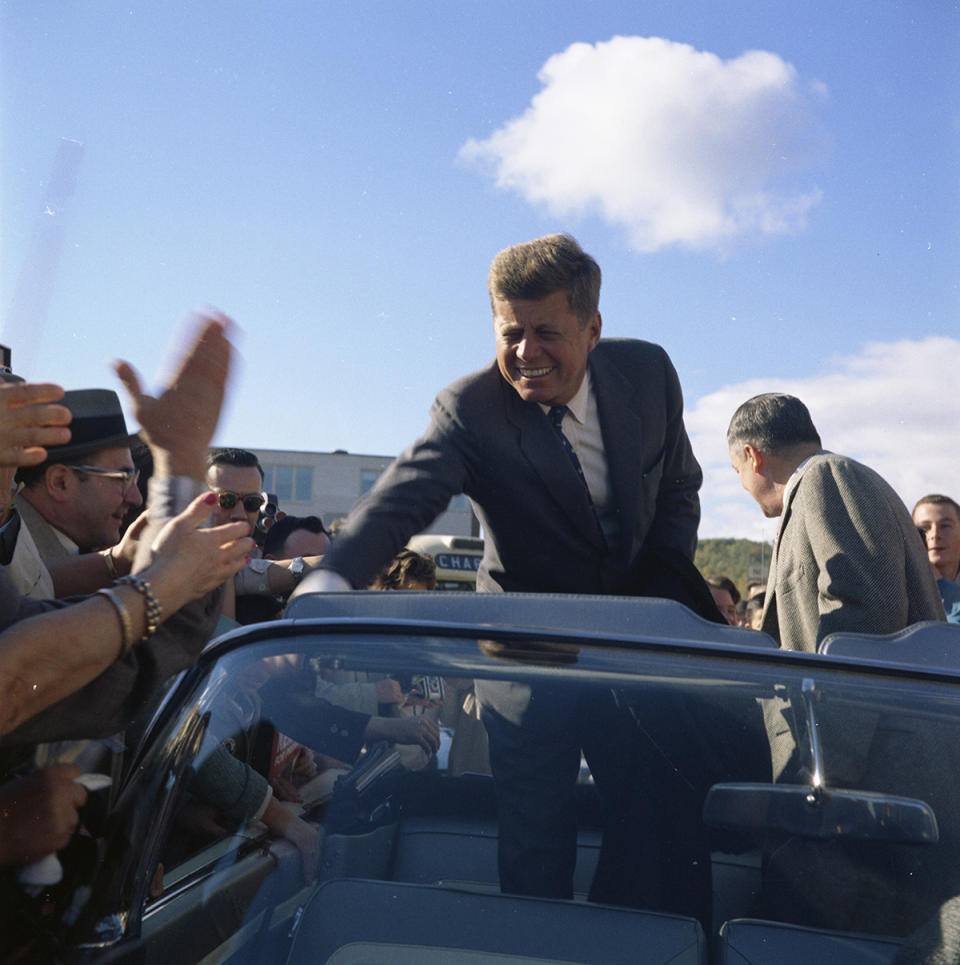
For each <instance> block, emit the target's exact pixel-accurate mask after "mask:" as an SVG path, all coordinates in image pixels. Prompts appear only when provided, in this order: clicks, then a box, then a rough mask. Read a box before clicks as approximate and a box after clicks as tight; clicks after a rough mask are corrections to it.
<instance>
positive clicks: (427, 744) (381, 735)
mask: <svg viewBox="0 0 960 965" xmlns="http://www.w3.org/2000/svg"><path fill="white" fill-rule="evenodd" d="M365 737H366V738H367V740H388V741H393V743H394V744H417V745H419V746H420V747H422V748H423V749H424V750H425V751H426V752H427V754H436V752H437V749H438V748H439V747H440V727H439V726H438V725H437V722H436V721H435V720H432V719H431V718H430V717H427V716H426V715H424V714H421V715H419V716H417V717H371V718H370V720H369V721H368V723H367V728H366V732H365Z"/></svg>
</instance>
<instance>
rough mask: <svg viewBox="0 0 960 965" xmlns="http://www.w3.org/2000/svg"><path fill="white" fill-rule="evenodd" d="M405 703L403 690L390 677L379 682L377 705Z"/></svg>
mask: <svg viewBox="0 0 960 965" xmlns="http://www.w3.org/2000/svg"><path fill="white" fill-rule="evenodd" d="M402 702H403V688H402V687H401V686H400V684H399V683H398V682H397V681H396V680H393V679H391V678H390V677H387V678H385V679H384V680H378V681H377V703H378V704H399V703H402Z"/></svg>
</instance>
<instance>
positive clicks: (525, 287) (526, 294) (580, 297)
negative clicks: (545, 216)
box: [487, 235, 600, 326]
mask: <svg viewBox="0 0 960 965" xmlns="http://www.w3.org/2000/svg"><path fill="white" fill-rule="evenodd" d="M487 288H488V289H489V292H490V305H491V307H492V308H493V310H494V312H495V311H496V302H497V300H498V299H505V298H546V297H547V296H548V295H552V294H553V293H554V292H558V291H565V292H566V293H567V304H568V305H569V306H570V309H571V310H572V311H573V313H574V314H575V315H576V316H577V318H579V319H580V324H581V326H583V325H586V324H587V322H588V321H590V319H591V318H592V317H593V316H594V315H595V314H596V313H597V308H598V306H599V304H600V266H599V265H598V264H597V263H596V262H595V261H594V260H593V258H591V257H590V255H588V254H587V253H586V252H585V251H584V250H583V249H582V248H581V247H580V245H578V244H577V242H576V241H575V240H574V239H573V238H571V237H570V235H547V236H546V237H544V238H537V239H535V240H534V241H527V242H524V243H523V244H520V245H513V246H512V247H510V248H504V249H503V251H501V252H500V253H499V254H498V255H497V256H496V258H494V259H493V262H492V264H491V265H490V274H489V276H488V278H487Z"/></svg>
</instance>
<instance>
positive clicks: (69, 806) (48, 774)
mask: <svg viewBox="0 0 960 965" xmlns="http://www.w3.org/2000/svg"><path fill="white" fill-rule="evenodd" d="M79 775H80V768H79V767H77V765H76V764H54V765H53V766H52V767H45V768H44V769H43V770H40V771H34V773H33V774H31V775H29V776H28V777H23V778H20V779H19V780H16V781H11V782H10V783H9V784H4V785H3V787H0V865H7V864H17V865H22V864H29V863H30V862H31V861H37V860H38V859H40V858H43V857H44V856H45V855H48V854H54V853H55V852H57V851H59V850H60V849H61V848H65V847H66V846H67V845H68V844H69V843H70V836H71V835H72V834H73V832H74V831H75V830H76V829H77V824H78V823H79V822H80V816H79V814H78V813H77V810H78V808H80V807H82V806H83V805H84V804H85V803H86V800H87V792H86V791H85V790H84V789H83V787H82V785H80V784H78V783H77V782H76V780H75V779H76V778H77V777H79Z"/></svg>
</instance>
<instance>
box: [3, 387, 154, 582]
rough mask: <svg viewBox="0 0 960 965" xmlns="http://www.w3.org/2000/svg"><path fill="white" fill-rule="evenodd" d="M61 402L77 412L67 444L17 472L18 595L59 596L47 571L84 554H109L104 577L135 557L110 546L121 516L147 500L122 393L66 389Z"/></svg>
mask: <svg viewBox="0 0 960 965" xmlns="http://www.w3.org/2000/svg"><path fill="white" fill-rule="evenodd" d="M63 404H64V405H66V406H67V408H68V409H70V411H71V413H72V416H73V418H72V420H71V424H70V429H71V439H70V442H69V443H67V444H66V445H63V446H51V447H48V449H47V459H46V461H45V462H42V463H41V464H40V465H39V466H32V467H28V468H21V469H20V470H19V471H18V473H17V481H18V483H20V484H21V485H22V490H21V492H20V494H19V495H18V496H17V497H16V500H15V505H16V508H17V510H18V511H19V513H20V517H21V520H22V525H21V533H20V536H19V538H18V542H17V551H16V552H15V553H14V557H13V560H12V562H11V566H10V573H11V576H13V578H14V581H15V582H16V584H17V586H18V589H19V590H20V592H21V593H23V594H24V595H29V596H35V597H40V598H50V597H54V596H57V595H60V594H58V593H57V587H56V586H55V585H54V583H55V581H54V580H52V579H51V577H50V573H49V568H50V567H53V566H55V565H56V561H58V560H62V559H64V558H66V557H71V556H76V555H77V554H79V553H88V552H93V551H97V550H106V551H108V552H107V553H105V554H104V563H105V570H104V574H103V576H104V578H105V579H106V578H107V576H108V575H114V574H115V572H117V571H120V570H122V572H123V573H125V572H127V571H128V570H129V567H130V561H129V560H125V559H123V558H122V554H120V552H119V550H111V548H112V547H114V546H116V544H117V541H118V539H119V534H120V526H121V523H122V522H123V518H124V516H126V514H127V512H128V511H129V510H130V509H136V508H139V507H140V506H142V505H143V497H142V496H141V495H140V491H139V489H138V488H137V478H138V476H139V472H138V470H137V469H136V468H134V464H133V457H132V455H131V453H130V445H131V442H132V441H133V440H135V438H136V437H135V436H131V435H130V434H129V433H128V431H127V427H126V423H125V422H124V418H123V412H122V410H121V408H120V400H119V398H118V397H117V394H116V393H115V392H112V391H109V390H107V389H81V390H77V391H71V392H67V393H66V395H65V396H64V399H63ZM31 543H32V544H33V546H32V547H31V545H30V544H31ZM40 561H42V564H41V563H40ZM108 571H109V574H108ZM121 575H122V574H121Z"/></svg>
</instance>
